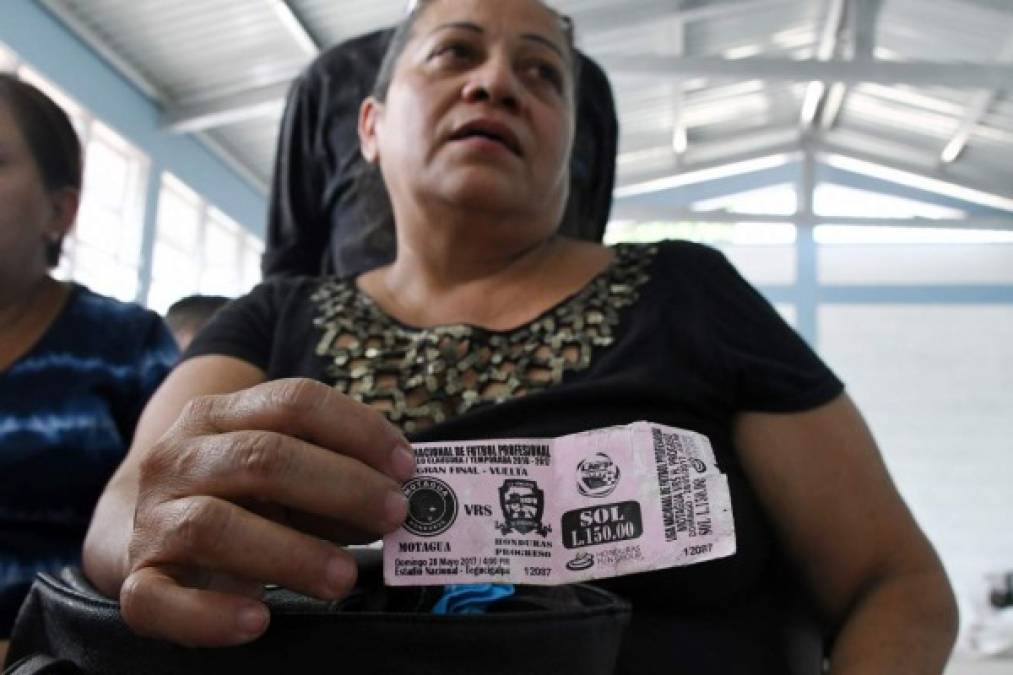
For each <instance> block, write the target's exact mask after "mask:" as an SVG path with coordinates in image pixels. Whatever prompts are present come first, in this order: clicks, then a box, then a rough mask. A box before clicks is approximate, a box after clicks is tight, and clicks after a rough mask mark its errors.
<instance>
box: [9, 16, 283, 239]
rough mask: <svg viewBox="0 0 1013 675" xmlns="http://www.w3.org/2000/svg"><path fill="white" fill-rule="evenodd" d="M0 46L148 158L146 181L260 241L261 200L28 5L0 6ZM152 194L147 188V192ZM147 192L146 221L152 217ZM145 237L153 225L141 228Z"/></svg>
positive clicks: (99, 60) (263, 203)
mask: <svg viewBox="0 0 1013 675" xmlns="http://www.w3.org/2000/svg"><path fill="white" fill-rule="evenodd" d="M0 42H3V43H5V44H6V45H8V46H9V47H10V48H11V49H13V50H14V51H15V52H16V53H17V54H18V56H19V57H20V58H21V59H23V60H24V61H25V62H26V63H27V64H28V65H30V66H31V67H32V68H33V69H35V70H37V71H38V72H40V73H41V74H42V75H43V76H45V77H46V78H47V79H49V80H51V81H52V82H53V83H54V84H56V85H57V86H58V87H60V88H61V89H62V90H63V91H65V92H66V93H67V94H68V95H70V96H71V97H72V98H74V99H75V100H76V101H78V102H79V103H80V104H81V105H83V106H84V107H85V108H87V109H88V110H89V111H90V112H91V113H92V114H94V115H95V116H96V117H98V118H99V119H101V120H102V121H103V122H104V123H105V124H107V125H109V126H110V127H112V128H113V129H115V130H116V131H117V132H118V133H120V134H121V135H123V136H124V137H125V138H127V139H128V140H129V141H130V142H132V143H133V144H135V145H136V146H137V147H139V148H140V149H141V150H142V151H143V152H145V153H146V154H147V155H148V156H149V157H150V159H151V176H152V181H155V182H157V181H158V180H159V175H160V174H161V173H162V172H163V171H169V172H171V173H173V174H175V175H176V176H178V177H179V178H180V179H181V180H183V181H184V182H185V183H187V184H188V185H190V186H191V187H192V188H194V189H195V190H197V191H198V192H200V193H201V194H202V195H204V197H205V198H207V200H208V201H209V202H210V203H211V204H213V205H214V206H216V207H217V208H219V209H220V210H222V211H223V212H225V213H226V214H228V215H229V217H231V218H233V219H234V220H236V221H237V222H239V223H241V224H242V225H243V226H244V227H246V228H247V229H249V230H250V231H252V232H254V233H256V234H258V235H262V234H263V230H264V214H265V210H266V200H265V198H264V196H263V195H262V194H261V193H260V192H259V191H258V190H257V189H256V188H255V187H253V186H252V185H250V184H249V183H248V182H247V181H246V180H245V179H243V178H241V177H240V176H239V175H238V174H237V173H236V172H234V171H233V170H232V169H231V168H229V167H228V165H226V164H225V163H224V162H223V161H222V160H220V159H219V158H218V157H217V156H216V155H214V154H213V153H212V152H211V151H209V150H208V149H207V148H205V147H204V146H203V145H202V144H201V143H199V142H198V141H196V140H194V139H193V138H190V137H187V136H179V135H174V134H169V133H165V132H163V131H161V129H160V128H159V112H160V111H159V109H158V107H157V106H156V105H155V104H154V103H152V102H151V101H150V100H149V99H148V98H147V97H146V96H144V94H143V93H141V92H140V91H139V90H138V89H136V88H135V87H134V86H133V85H132V84H130V83H129V82H128V81H127V80H125V79H124V78H123V77H121V76H120V75H119V74H118V73H117V72H116V70H114V69H113V67H112V66H110V65H109V64H108V63H107V62H106V61H105V60H104V59H102V58H101V57H100V56H99V55H97V54H96V53H95V52H94V51H93V50H92V49H91V48H90V47H88V46H87V45H86V44H84V43H83V42H82V41H81V40H79V39H78V38H77V37H76V36H75V35H74V34H73V33H71V32H70V31H69V30H68V29H67V28H66V27H65V26H64V25H63V24H62V23H60V22H59V21H58V20H57V19H56V18H55V17H53V16H52V15H51V14H50V13H49V12H48V11H46V10H45V9H44V8H43V7H42V6H41V5H39V4H38V3H37V2H35V0H0ZM153 187H154V186H153ZM153 193H156V191H155V190H153V189H149V192H148V195H149V200H148V201H149V204H148V209H147V211H146V214H147V215H146V220H153V218H154V215H155V213H156V211H155V208H154V205H153V204H152V203H151V202H152V200H151V196H152V194H153ZM145 225H146V231H148V232H152V231H153V229H154V222H146V223H145Z"/></svg>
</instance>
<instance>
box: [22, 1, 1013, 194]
mask: <svg viewBox="0 0 1013 675" xmlns="http://www.w3.org/2000/svg"><path fill="white" fill-rule="evenodd" d="M42 1H43V2H44V4H46V5H47V6H49V7H50V8H51V9H53V10H54V12H56V13H57V15H58V16H60V17H61V18H63V19H64V20H65V21H66V22H68V24H69V25H70V26H71V28H72V29H74V30H77V31H78V32H79V33H80V34H81V35H82V36H83V37H84V38H85V39H86V40H89V41H91V42H92V43H93V44H97V45H98V46H99V47H100V48H101V50H103V51H105V52H106V53H111V54H113V55H115V57H116V58H115V60H116V62H117V63H119V64H125V65H124V69H125V70H126V71H128V76H130V77H132V78H134V79H135V80H143V83H144V85H145V86H147V87H148V88H150V89H151V90H152V91H153V93H154V95H155V96H156V97H157V98H158V100H159V101H160V103H161V105H163V107H164V108H165V110H166V113H167V120H172V121H174V122H176V121H177V120H176V118H174V117H173V114H174V113H176V114H177V115H178V114H180V111H186V115H190V114H191V112H190V111H193V110H196V111H197V113H193V114H194V115H198V114H199V113H200V112H201V106H202V105H205V104H206V105H207V107H208V110H209V111H211V112H216V111H219V110H220V108H221V107H222V106H225V107H227V106H228V105H229V104H230V101H231V102H232V105H235V106H246V107H247V108H248V109H249V111H250V112H249V114H245V115H244V114H239V115H235V116H228V115H226V116H221V117H214V116H209V117H208V118H207V119H208V120H209V121H207V122H201V123H200V124H206V125H207V126H206V127H205V128H203V131H204V132H205V133H206V134H207V135H208V136H210V137H211V138H213V139H214V140H215V141H216V143H217V144H218V145H219V146H221V147H223V148H225V149H226V151H227V152H228V153H229V154H230V155H232V156H233V157H234V158H235V159H236V160H238V161H239V162H240V163H242V164H243V165H245V166H246V167H247V168H248V169H249V171H250V172H251V173H252V174H254V175H255V176H258V177H259V178H261V179H262V180H263V182H264V183H266V181H267V179H268V177H269V176H270V172H271V168H272V164H273V153H274V144H275V142H276V138H277V127H278V114H277V109H276V108H275V109H271V108H270V106H267V107H262V108H258V107H257V106H256V104H257V102H258V101H259V100H260V99H261V98H264V97H268V98H270V97H274V98H278V97H279V96H281V95H282V94H283V92H284V83H285V82H287V81H288V80H290V79H291V78H292V77H293V76H294V75H295V74H296V73H297V72H299V70H300V69H301V68H302V67H304V66H305V65H306V64H307V63H308V62H309V60H310V59H311V58H312V57H313V55H314V54H315V53H316V50H317V49H318V48H319V49H325V48H327V47H328V46H330V45H333V44H335V43H337V42H339V41H341V40H344V39H347V38H349V37H352V36H354V35H357V34H361V33H363V32H366V31H369V30H373V29H376V28H379V27H382V26H385V25H389V24H391V23H392V22H394V21H396V20H397V19H398V18H399V17H400V16H402V15H403V12H404V8H405V2H404V0H373V1H371V2H368V3H364V2H356V1H353V0H287V2H286V0H174V2H171V3H170V2H164V1H163V0H133V1H132V2H124V1H123V0H42ZM839 3H843V5H840V4H839ZM551 4H553V5H554V6H556V7H558V8H560V10H561V11H565V12H567V13H569V14H570V15H571V16H572V17H573V19H574V21H575V25H576V28H577V34H578V42H579V44H580V45H581V47H582V49H584V50H585V51H586V52H587V53H589V54H590V55H592V56H593V57H595V58H597V59H599V60H600V61H601V62H603V63H605V64H608V62H609V59H610V58H612V57H616V56H625V57H631V58H639V57H643V56H645V55H669V56H671V57H672V58H675V57H676V56H677V55H678V54H679V53H681V54H682V56H683V57H684V59H685V60H686V62H692V60H693V59H711V60H713V59H715V58H720V59H725V60H727V68H725V67H722V69H721V70H720V71H717V72H709V73H708V74H707V75H693V74H690V75H686V74H682V75H678V76H676V75H675V74H674V73H673V74H672V75H671V76H664V75H661V76H659V75H658V74H657V73H650V74H644V73H632V72H629V71H628V70H613V71H611V72H610V77H611V78H612V81H613V86H614V90H615V95H616V101H617V107H618V110H619V112H620V124H621V129H622V141H621V144H620V148H621V150H620V152H621V157H620V164H619V166H620V173H619V179H620V182H621V183H622V182H629V181H635V180H640V179H643V178H644V177H649V176H652V175H655V174H657V173H658V172H659V171H661V172H665V171H667V172H672V171H676V172H678V171H682V170H688V169H691V168H692V164H693V161H692V158H694V157H696V158H706V159H707V161H708V162H711V163H713V162H714V161H720V159H721V157H722V153H726V154H727V156H728V157H729V159H732V158H741V157H742V156H743V155H748V154H749V152H750V151H751V150H752V151H755V152H762V151H763V149H764V148H766V147H770V146H779V145H783V143H784V142H786V141H788V142H790V141H791V140H792V139H794V140H795V141H796V142H801V140H802V139H803V137H804V135H803V131H804V128H803V125H802V124H801V123H800V117H801V111H802V109H803V104H804V101H805V100H806V99H807V90H808V87H809V83H808V82H806V81H799V80H798V78H793V77H792V76H791V74H790V72H787V71H788V70H789V67H788V66H785V65H784V64H786V63H788V60H789V59H790V60H810V59H813V58H816V57H817V56H818V55H819V54H820V51H821V46H822V48H823V50H824V51H825V52H827V53H829V54H830V57H829V58H832V59H835V60H837V61H840V60H844V59H849V58H852V57H854V56H855V53H856V50H861V49H863V48H870V49H871V50H872V51H871V53H870V54H868V56H870V57H871V56H875V57H876V58H878V59H884V60H890V61H895V62H901V63H912V64H914V65H916V66H917V65H918V64H919V63H924V62H926V61H933V62H941V63H960V62H966V63H971V64H978V65H988V64H992V65H996V64H1005V65H1007V66H1008V65H1009V64H1010V63H1011V62H1013V2H1007V1H1006V0H881V1H880V2H875V1H873V2H870V1H869V0H681V1H680V0H556V1H555V2H552V3H551ZM839 7H843V15H842V19H841V22H840V26H839V27H838V26H837V25H836V24H835V22H834V19H835V14H834V13H833V12H834V10H835V8H839ZM863 8H864V9H866V10H868V9H869V8H872V9H873V10H878V11H874V13H873V14H867V15H865V16H860V15H859V14H858V13H856V12H860V11H862V9H863ZM293 20H294V21H295V25H294V24H293ZM863 20H864V21H865V22H866V23H864V24H863V23H862V21H863ZM300 31H302V37H300V35H299V33H300ZM306 36H308V37H309V42H307V39H306ZM680 42H681V47H680V46H679V43H680ZM858 56H859V57H860V56H861V54H858ZM755 59H781V60H782V61H781V62H780V63H781V64H782V65H781V66H778V67H780V68H782V69H784V70H785V71H786V73H787V74H785V75H784V76H781V77H778V79H777V80H776V81H775V80H757V79H755V78H754V77H752V76H748V75H745V74H743V75H736V72H737V69H736V60H743V61H745V62H749V61H750V60H755ZM855 67H856V68H858V67H859V66H858V65H857V64H856V65H855ZM1006 77H1007V79H1006V80H1005V81H1010V79H1013V78H1011V77H1009V76H1006ZM923 79H924V78H923ZM793 80H794V81H793ZM841 92H843V96H842V97H841V98H840V105H839V110H836V109H835V108H836V107H837V106H834V105H833V104H832V102H830V101H829V99H828V97H826V96H825V97H824V98H823V104H822V106H821V107H820V108H818V109H817V110H818V113H817V114H816V115H815V119H814V121H813V123H812V126H811V133H810V134H809V135H808V136H806V137H811V136H812V135H813V134H814V135H815V137H816V138H822V139H824V140H825V141H826V142H827V143H832V144H833V145H834V147H835V148H837V149H842V148H843V149H845V150H846V149H849V148H851V149H853V150H854V151H855V152H856V153H857V154H862V155H863V156H872V157H876V156H881V157H882V158H883V160H884V161H888V160H889V161H891V162H897V161H901V162H903V161H910V162H912V163H913V164H912V166H914V167H924V168H926V169H931V170H932V171H933V172H934V174H935V175H937V176H939V175H942V176H944V177H945V176H946V175H950V176H952V177H953V178H954V179H960V180H964V181H968V180H974V181H977V183H976V185H977V186H979V187H980V188H981V189H985V190H991V191H999V192H1002V193H1004V194H1006V195H1011V194H1013V163H1011V162H1009V161H1008V159H1009V151H1010V149H1011V147H1013V101H1011V100H1010V99H1009V98H1008V97H1007V96H1006V93H1005V92H1004V91H1002V90H991V91H990V90H980V89H974V88H944V87H924V86H913V85H904V84H900V85H897V86H887V85H885V84H877V83H872V82H866V83H857V84H852V85H850V86H847V87H846V88H844V89H840V88H838V89H837V91H836V94H840V93H841ZM835 113H836V114H835ZM186 115H184V116H186ZM202 119H203V118H202ZM216 120H217V121H216ZM200 124H198V125H197V126H200ZM677 125H681V126H682V127H683V128H685V134H686V138H687V140H688V147H687V149H686V151H685V154H684V156H682V157H676V153H675V151H674V150H673V134H674V132H675V130H676V128H677ZM183 128H186V127H183ZM965 131H966V134H964V135H965V136H966V148H965V149H964V151H963V152H961V153H960V154H959V155H958V156H957V158H956V160H955V161H953V162H952V163H947V162H944V161H942V159H941V155H942V153H943V149H944V148H945V147H947V146H948V145H950V144H951V143H954V142H955V141H954V139H955V137H957V140H960V138H959V137H960V136H961V134H962V133H963V132H965ZM958 145H959V146H960V147H963V145H962V144H958Z"/></svg>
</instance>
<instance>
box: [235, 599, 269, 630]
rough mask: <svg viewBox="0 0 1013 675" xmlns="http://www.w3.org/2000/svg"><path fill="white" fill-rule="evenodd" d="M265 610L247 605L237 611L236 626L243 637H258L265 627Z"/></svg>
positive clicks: (266, 617)
mask: <svg viewBox="0 0 1013 675" xmlns="http://www.w3.org/2000/svg"><path fill="white" fill-rule="evenodd" d="M268 618H269V617H268V614H267V610H266V609H264V608H263V607H259V606H256V605H248V606H246V607H243V608H242V609H241V610H239V615H238V616H237V617H236V625H238V626H239V630H240V631H241V632H242V633H243V635H260V634H261V633H263V632H264V628H266V627H267V621H268Z"/></svg>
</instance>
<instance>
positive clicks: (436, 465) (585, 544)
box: [383, 422, 735, 586]
mask: <svg viewBox="0 0 1013 675" xmlns="http://www.w3.org/2000/svg"><path fill="white" fill-rule="evenodd" d="M414 447H415V456H416V459H417V463H418V470H417V471H416V475H415V477H414V478H412V479H411V480H409V481H408V482H407V483H405V484H404V491H405V494H406V495H408V502H409V513H408V518H407V519H406V521H405V523H404V525H403V526H402V527H401V528H400V529H399V530H397V531H396V532H393V533H391V534H389V535H387V536H386V537H384V540H383V568H384V579H385V580H386V582H387V584H389V585H391V586H421V585H437V584H461V583H489V582H492V583H513V584H540V585H548V584H565V583H573V582H579V581H587V580H590V579H602V578H606V577H615V576H620V575H623V574H633V573H635V572H646V571H649V570H656V569H663V568H667V567H676V566H680V565H691V564H693V563H698V562H703V561H705V560H713V559H715V558H723V557H726V556H730V555H732V554H733V553H735V524H734V522H733V520H732V510H731V504H730V500H729V495H728V480H727V478H726V477H725V476H724V474H722V473H721V472H720V471H719V470H718V468H717V466H716V464H715V461H714V452H713V450H712V449H711V446H710V442H709V441H708V440H707V438H706V437H705V436H702V435H701V434H698V433H695V432H692V431H685V430H683V429H676V428H673V427H666V426H662V425H659V424H653V423H650V422H635V423H633V424H629V425H627V426H621V427H609V428H605V429H596V430H594V431H586V432H582V433H579V434H572V435H569V436H561V437H559V438H553V439H544V438H539V439H530V438H529V439H510V440H487V441H465V442H448V443H418V444H416V445H415V446H414Z"/></svg>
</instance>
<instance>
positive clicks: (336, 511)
mask: <svg viewBox="0 0 1013 675" xmlns="http://www.w3.org/2000/svg"><path fill="white" fill-rule="evenodd" d="M184 365H186V364H184ZM172 386H173V385H172V384H171V383H170V384H169V388H170V390H171V389H172ZM163 398H164V397H163ZM153 404H154V405H155V407H156V408H157V407H158V402H157V401H155V402H153ZM125 471H126V474H127V475H126V476H118V479H119V480H118V481H117V482H118V483H119V484H120V485H121V486H122V485H124V484H125V483H133V484H135V485H136V492H134V494H135V495H136V501H135V502H134V504H135V507H134V512H133V513H134V517H133V525H132V529H131V530H130V533H129V538H128V541H127V545H126V546H125V548H126V556H125V564H124V567H125V569H124V570H123V571H124V576H125V579H124V580H123V582H122V585H121V586H119V598H120V603H121V608H122V613H123V617H124V619H125V620H126V622H127V624H129V625H130V627H131V628H132V629H133V630H135V631H136V632H138V633H140V634H142V635H145V636H150V637H157V638H162V639H166V640H171V641H174V642H178V643H182V644H187V645H200V646H214V645H230V644H238V643H242V642H246V641H249V640H252V639H254V638H256V637H257V636H259V635H260V634H261V633H263V631H264V630H265V629H266V627H267V623H268V620H269V617H268V613H267V610H266V608H265V606H264V605H263V603H261V602H260V600H259V597H260V593H261V590H262V588H263V584H265V583H277V584H280V585H282V586H285V587H287V588H291V589H293V590H296V591H300V592H303V593H306V594H309V595H312V596H315V597H319V598H326V599H330V598H339V597H341V596H342V595H344V594H345V593H347V592H348V591H349V589H350V588H351V587H352V585H353V584H354V582H355V578H356V569H355V563H354V560H353V558H352V557H351V555H350V554H348V553H347V552H346V551H344V550H342V549H341V548H340V547H339V546H338V545H337V544H338V543H342V544H347V543H355V542H361V541H365V540H370V539H374V538H376V537H377V536H379V535H382V534H384V533H386V532H390V531H392V530H394V529H396V528H397V527H398V526H399V525H400V524H401V522H402V521H403V520H404V517H405V515H406V513H407V501H406V499H405V497H404V495H403V494H402V492H401V489H400V481H404V480H407V479H408V478H409V477H410V475H411V474H412V472H413V471H414V460H413V459H412V455H411V451H410V446H409V445H408V443H407V441H406V440H405V439H404V437H403V436H402V435H401V434H400V432H398V431H397V430H396V429H395V428H394V427H393V426H391V425H390V424H389V423H387V422H386V421H385V420H384V419H383V418H382V416H380V415H379V414H378V413H377V412H376V411H374V410H372V409H370V408H368V407H366V406H364V405H362V404H360V403H357V402H355V401H353V400H352V399H350V398H348V397H346V396H343V395H341V394H339V393H337V392H336V391H334V390H333V389H331V388H330V387H327V386H325V385H323V384H320V383H317V382H313V381H311V380H302V379H297V380H278V381H274V382H268V383H263V384H258V385H256V386H253V387H251V388H248V389H243V390H240V391H238V392H235V393H228V394H218V395H203V396H198V397H196V398H193V399H192V400H190V401H189V403H187V404H186V405H185V407H183V410H182V412H181V413H180V414H179V416H178V418H177V419H176V420H175V422H174V423H173V424H172V425H171V426H170V427H169V428H168V430H167V431H166V432H165V433H164V434H163V435H162V436H161V438H160V439H159V440H158V441H157V442H155V443H154V444H152V445H150V447H148V448H146V449H144V450H138V452H137V454H136V456H135V457H134V458H133V461H132V462H131V463H130V466H128V468H127V469H126V470H125ZM122 510H123V509H121V511H122ZM98 519H99V516H96V520H98ZM96 528H97V526H96V524H95V523H93V528H92V529H93V530H95V529H96ZM89 538H94V537H93V535H92V534H90V535H89ZM120 545H121V546H122V543H121V544H120ZM86 554H87V550H86ZM93 564H94V561H93Z"/></svg>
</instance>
